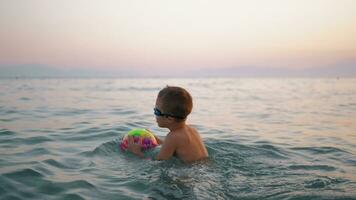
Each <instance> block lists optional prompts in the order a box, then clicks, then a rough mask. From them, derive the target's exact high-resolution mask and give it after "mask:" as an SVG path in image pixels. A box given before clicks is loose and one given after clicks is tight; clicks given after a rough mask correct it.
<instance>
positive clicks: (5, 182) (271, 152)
mask: <svg viewBox="0 0 356 200" xmlns="http://www.w3.org/2000/svg"><path fill="white" fill-rule="evenodd" d="M166 85H177V86H182V87H185V88H186V89H187V90H188V91H189V92H190V93H191V94H192V96H193V99H194V108H193V112H192V114H191V115H190V116H189V119H188V123H189V124H191V125H192V126H194V127H195V128H196V129H197V130H198V131H199V132H200V133H201V136H202V138H203V140H204V143H205V145H206V147H207V149H208V152H209V154H210V157H209V159H208V160H207V161H206V162H199V163H193V164H183V163H182V162H180V161H179V160H178V159H176V158H173V159H171V160H169V161H154V160H147V159H140V158H137V157H135V156H133V155H132V154H130V153H127V152H122V151H121V150H120V149H119V148H118V142H119V141H120V139H121V137H122V136H124V135H125V134H126V133H127V132H128V131H129V130H131V129H135V128H148V129H150V130H151V131H153V132H154V133H155V134H156V135H158V136H161V137H162V138H163V137H164V136H165V135H166V134H167V130H166V129H162V128H159V127H157V125H156V122H155V117H154V115H153V107H154V105H155V98H156V95H157V93H158V91H159V90H160V89H162V88H164V87H165V86H166ZM158 151H159V148H158V149H154V150H152V151H149V152H146V156H148V157H153V156H154V155H155V154H156V153H157V152H158ZM0 199H11V200H16V199H36V200H37V199H71V200H72V199H73V200H75V199H110V200H111V199H170V200H171V199H203V200H205V199H249V200H252V199H267V200H271V199H288V200H302V199H305V200H307V199H308V200H309V199H356V79H352V78H348V79H343V78H340V79H336V78H335V79H334V78H325V79H317V78H300V79H298V78H290V79H288V78H201V79H200V78H194V79H189V78H186V79H185V78H180V79H173V78H172V79H166V78H152V79H150V78H137V79H136V78H126V79H125V78H122V79H109V78H108V79H89V78H87V79H83V78H82V79H65V78H63V79H55V78H50V79H35V78H33V79H21V78H20V79H0Z"/></svg>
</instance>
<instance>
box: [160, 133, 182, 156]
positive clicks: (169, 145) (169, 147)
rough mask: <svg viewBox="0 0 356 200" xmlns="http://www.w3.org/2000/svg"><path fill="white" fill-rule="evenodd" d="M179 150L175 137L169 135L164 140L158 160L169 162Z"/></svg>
mask: <svg viewBox="0 0 356 200" xmlns="http://www.w3.org/2000/svg"><path fill="white" fill-rule="evenodd" d="M176 148H177V142H176V140H175V138H174V137H172V136H171V135H168V136H167V137H166V139H165V140H164V143H163V145H162V148H161V150H160V151H159V153H158V155H157V156H156V160H168V159H170V158H171V157H172V156H173V154H174V152H175V150H176Z"/></svg>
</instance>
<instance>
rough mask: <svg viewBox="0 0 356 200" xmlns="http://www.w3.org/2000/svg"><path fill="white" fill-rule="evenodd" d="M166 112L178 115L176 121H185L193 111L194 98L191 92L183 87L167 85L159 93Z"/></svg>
mask: <svg viewBox="0 0 356 200" xmlns="http://www.w3.org/2000/svg"><path fill="white" fill-rule="evenodd" d="M157 98H158V99H160V101H161V103H162V109H163V110H164V113H167V114H170V115H173V116H177V118H175V119H176V121H184V120H185V119H186V117H187V116H188V115H189V114H190V113H191V112H192V109H193V100H192V96H190V94H189V92H188V91H187V90H185V89H184V88H181V87H175V86H166V87H165V88H163V89H162V90H161V91H160V92H159V93H158V97H157Z"/></svg>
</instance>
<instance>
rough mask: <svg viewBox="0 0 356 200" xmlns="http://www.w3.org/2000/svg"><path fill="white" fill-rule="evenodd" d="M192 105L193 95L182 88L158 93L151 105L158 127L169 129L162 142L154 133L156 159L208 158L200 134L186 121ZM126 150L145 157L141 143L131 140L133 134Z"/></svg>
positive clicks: (185, 159)
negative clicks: (154, 103) (152, 105)
mask: <svg viewBox="0 0 356 200" xmlns="http://www.w3.org/2000/svg"><path fill="white" fill-rule="evenodd" d="M192 108H193V101H192V97H191V96H190V94H189V93H188V92H187V91H186V90H185V89H183V88H180V87H170V86H167V87H166V88H164V89H162V90H161V91H160V92H159V93H158V96H157V100H156V107H155V108H154V114H155V116H156V121H157V124H158V126H159V127H162V128H168V129H169V131H170V132H169V133H168V134H167V136H166V138H165V140H164V141H162V140H160V139H159V138H158V137H156V136H155V138H156V140H157V142H158V144H161V145H162V148H161V150H160V152H159V153H158V155H157V157H156V159H157V160H168V159H170V158H171V157H172V156H173V155H176V156H177V157H178V158H179V159H181V160H182V161H184V162H186V163H189V162H194V161H198V160H202V159H204V158H207V157H208V151H207V150H206V148H205V146H204V144H203V142H202V140H201V138H200V136H199V133H198V132H197V131H196V130H195V129H194V128H192V127H190V126H188V125H187V124H186V123H185V121H186V119H187V116H188V115H189V114H190V112H191V111H192ZM128 150H129V151H131V152H132V153H134V154H136V155H138V156H139V157H142V158H143V157H144V155H143V153H142V152H141V148H140V146H139V145H138V144H135V143H133V138H132V137H129V145H128Z"/></svg>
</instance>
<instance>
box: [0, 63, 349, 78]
mask: <svg viewBox="0 0 356 200" xmlns="http://www.w3.org/2000/svg"><path fill="white" fill-rule="evenodd" d="M0 77H3V78H4V77H8V78H15V77H18V78H22V77H29V78H31V77H32V78H33V77H356V64H355V63H348V64H345V63H344V64H342V65H340V66H328V67H319V68H306V69H289V68H272V67H258V66H245V67H228V68H214V69H213V68H200V69H197V68H195V69H185V68H181V69H171V68H168V67H167V68H166V69H155V68H152V69H149V70H148V69H137V68H131V69H129V68H126V69H121V68H119V69H93V68H76V69H68V68H67V69H61V68H56V67H50V66H45V65H36V64H28V65H0Z"/></svg>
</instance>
